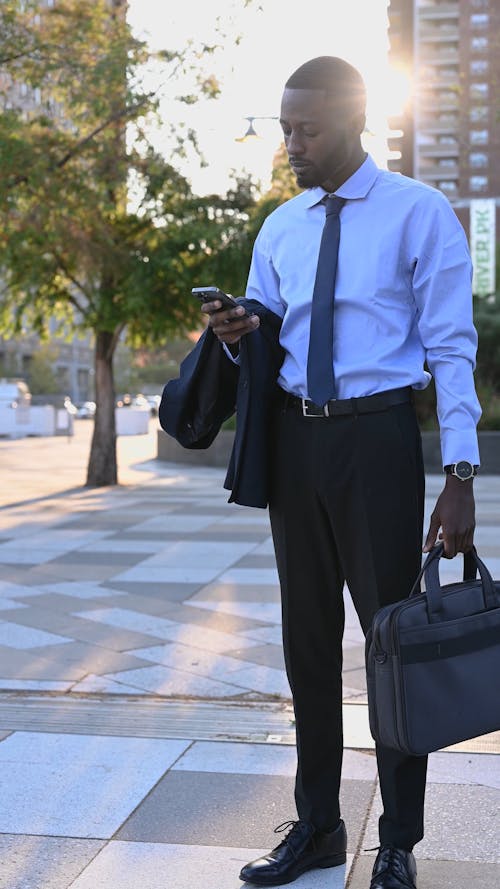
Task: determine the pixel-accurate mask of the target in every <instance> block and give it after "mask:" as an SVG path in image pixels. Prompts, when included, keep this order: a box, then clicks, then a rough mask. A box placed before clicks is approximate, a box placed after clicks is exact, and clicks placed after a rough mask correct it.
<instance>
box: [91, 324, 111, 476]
mask: <svg viewBox="0 0 500 889" xmlns="http://www.w3.org/2000/svg"><path fill="white" fill-rule="evenodd" d="M117 339H118V338H117V336H116V333H115V334H113V333H109V332H107V331H98V332H97V333H96V343H95V396H96V397H95V400H96V412H95V422H94V434H93V436H92V444H91V446H90V456H89V463H88V469H87V481H86V485H87V486H88V487H97V488H100V487H103V486H104V485H116V484H117V483H118V473H117V465H116V424H115V401H116V399H115V386H114V380H113V355H114V351H115V347H116V343H117Z"/></svg>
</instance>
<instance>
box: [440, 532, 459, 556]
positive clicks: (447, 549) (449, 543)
mask: <svg viewBox="0 0 500 889" xmlns="http://www.w3.org/2000/svg"><path fill="white" fill-rule="evenodd" d="M443 545H444V551H443V555H444V557H445V559H454V558H455V556H456V554H457V551H458V550H457V535H456V534H454V533H448V532H447V531H446V530H445V529H444V528H443Z"/></svg>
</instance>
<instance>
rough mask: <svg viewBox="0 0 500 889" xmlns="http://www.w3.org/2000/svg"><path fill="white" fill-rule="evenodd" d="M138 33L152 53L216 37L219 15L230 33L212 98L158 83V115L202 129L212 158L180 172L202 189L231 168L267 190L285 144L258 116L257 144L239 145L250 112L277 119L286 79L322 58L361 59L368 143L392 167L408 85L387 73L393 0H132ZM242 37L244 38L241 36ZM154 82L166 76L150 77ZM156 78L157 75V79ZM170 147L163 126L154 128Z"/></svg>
mask: <svg viewBox="0 0 500 889" xmlns="http://www.w3.org/2000/svg"><path fill="white" fill-rule="evenodd" d="M129 4H130V5H129V21H130V23H131V25H132V28H133V30H134V32H135V33H136V34H137V35H138V36H139V37H141V38H143V39H147V40H148V43H149V44H150V46H151V47H152V48H154V49H159V48H167V49H179V48H181V47H182V46H184V45H185V43H186V42H187V41H188V40H190V39H192V40H195V41H196V40H200V41H204V42H207V43H211V42H214V41H215V40H218V39H220V38H217V36H216V33H215V29H214V20H215V18H216V16H219V17H220V19H221V23H222V25H223V26H224V27H225V30H226V37H225V39H224V41H223V47H222V48H221V50H219V51H218V52H217V53H216V54H215V56H213V57H211V60H210V63H209V64H208V66H207V71H210V70H213V71H214V73H215V74H216V76H217V77H218V79H219V81H220V84H221V95H220V98H218V99H217V100H216V101H213V100H212V101H202V102H199V103H197V104H196V105H192V106H185V105H180V103H176V102H174V101H173V100H172V97H173V96H174V95H175V94H176V90H175V89H174V90H173V87H172V84H165V83H163V84H162V85H160V86H159V89H160V93H161V94H162V105H161V111H162V115H163V117H164V118H165V119H166V120H171V121H174V122H178V123H179V124H180V122H181V121H185V122H186V124H187V125H188V126H192V127H194V129H195V130H196V132H197V134H198V137H199V141H200V146H201V148H202V151H203V153H204V155H205V158H206V160H207V162H208V166H207V167H206V168H205V169H201V168H200V163H199V161H198V160H197V158H196V157H195V156H192V157H190V159H189V161H188V162H186V164H185V165H184V168H183V172H184V173H185V174H186V175H187V176H188V178H189V179H190V180H191V182H192V185H193V188H194V190H195V191H197V192H198V193H200V194H202V193H208V192H224V191H225V190H226V189H227V187H228V185H229V184H230V172H231V170H233V169H234V170H237V171H243V170H246V171H247V172H249V173H251V174H252V176H253V177H254V178H256V179H259V180H260V181H261V182H262V184H263V186H265V185H266V183H267V182H268V180H269V176H270V172H271V165H272V158H273V155H274V152H275V151H276V149H277V147H278V146H279V144H280V142H281V130H280V127H279V123H278V121H277V120H261V121H259V120H256V121H255V123H254V126H255V129H256V130H257V132H258V133H259V135H260V137H261V138H260V139H258V140H249V141H248V142H243V143H241V142H237V141H236V139H237V138H238V137H241V136H243V134H244V133H245V130H246V127H247V126H248V123H247V121H246V120H245V117H247V116H255V117H257V118H258V117H277V116H279V107H280V100H281V94H282V91H283V84H284V82H285V81H286V79H287V78H288V77H289V75H290V74H291V73H292V71H293V70H295V68H297V67H298V66H299V65H301V64H302V63H303V62H305V61H307V59H310V58H314V57H315V56H319V55H336V56H341V57H342V58H344V59H346V60H347V61H349V62H351V64H353V65H355V66H356V67H357V68H358V69H359V71H360V72H361V74H362V75H363V77H364V78H365V82H366V85H367V91H368V115H367V128H368V130H369V133H367V134H366V135H365V137H364V144H365V148H366V149H367V150H368V151H370V153H371V154H372V155H373V157H374V158H375V160H376V162H377V163H378V164H379V165H380V166H386V163H387V144H386V138H387V116H388V115H389V114H392V113H394V112H396V111H397V110H398V109H399V108H400V107H401V105H402V103H403V101H404V96H405V93H406V92H407V90H408V84H406V83H405V82H404V81H403V80H402V79H401V77H400V76H398V75H397V74H395V73H394V72H392V73H391V72H390V69H389V66H388V60H387V49H388V40H387V0H305V2H302V3H300V2H297V3H294V4H292V3H291V2H290V0H253V2H252V3H251V4H250V5H249V6H248V7H247V8H245V7H244V2H243V0H212V2H207V0H129ZM238 35H239V37H240V40H239V41H238V44H237V42H236V38H237V37H238ZM149 76H150V78H151V83H153V82H154V83H155V85H158V84H160V82H161V75H160V74H159V73H158V72H151V73H150V75H149ZM159 78H160V80H159ZM154 141H155V143H156V144H157V145H158V147H160V148H161V149H164V150H165V152H167V151H168V145H167V143H166V140H165V132H162V131H161V130H160V131H159V132H157V133H156V134H155V137H154Z"/></svg>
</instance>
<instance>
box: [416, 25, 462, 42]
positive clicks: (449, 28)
mask: <svg viewBox="0 0 500 889" xmlns="http://www.w3.org/2000/svg"><path fill="white" fill-rule="evenodd" d="M458 38H459V30H458V27H455V25H446V26H445V25H441V27H440V28H427V27H425V25H422V26H421V27H420V28H419V29H418V39H419V40H420V41H421V42H422V43H450V42H453V43H455V42H457V41H458Z"/></svg>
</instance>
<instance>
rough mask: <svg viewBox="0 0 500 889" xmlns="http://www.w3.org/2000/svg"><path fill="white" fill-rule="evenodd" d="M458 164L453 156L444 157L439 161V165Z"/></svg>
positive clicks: (452, 165) (450, 165)
mask: <svg viewBox="0 0 500 889" xmlns="http://www.w3.org/2000/svg"><path fill="white" fill-rule="evenodd" d="M454 166H456V161H455V160H454V158H452V157H443V158H441V160H440V161H439V163H438V167H454Z"/></svg>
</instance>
